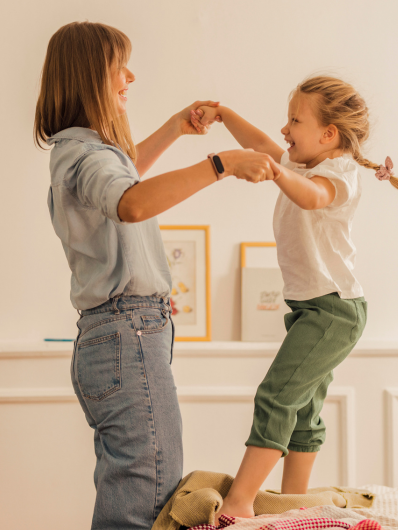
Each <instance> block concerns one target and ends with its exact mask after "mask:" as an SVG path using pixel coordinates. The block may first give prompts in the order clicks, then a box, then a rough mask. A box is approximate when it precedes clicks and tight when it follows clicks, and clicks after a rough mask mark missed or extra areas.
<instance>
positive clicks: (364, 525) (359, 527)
mask: <svg viewBox="0 0 398 530" xmlns="http://www.w3.org/2000/svg"><path fill="white" fill-rule="evenodd" d="M351 530H382V526H381V525H380V524H379V523H378V522H377V521H372V519H364V520H363V521H361V522H360V523H358V524H356V525H355V526H351Z"/></svg>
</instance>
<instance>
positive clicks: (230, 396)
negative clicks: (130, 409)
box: [0, 386, 398, 486]
mask: <svg viewBox="0 0 398 530" xmlns="http://www.w3.org/2000/svg"><path fill="white" fill-rule="evenodd" d="M256 390H257V388H256V387H252V386H247V387H246V386H225V387H222V386H221V387H220V386H180V387H179V388H178V389H177V394H178V399H179V401H180V403H203V402H207V403H208V402H229V403H236V402H239V403H241V402H247V403H253V400H254V396H255V394H256ZM393 392H395V393H393ZM388 394H389V396H391V397H390V398H389V403H390V410H391V412H390V416H389V417H390V418H391V420H393V418H394V417H395V418H396V419H397V420H398V388H397V389H391V390H390V391H389V392H388ZM65 402H68V403H69V402H77V398H76V396H75V393H74V391H73V388H72V387H58V388H10V389H4V388H3V389H0V404H2V403H3V404H4V403H65ZM326 402H327V403H337V405H338V406H339V408H340V432H341V455H342V459H341V463H340V473H341V483H342V484H344V485H346V486H355V485H356V467H355V463H356V454H355V391H354V388H353V387H331V388H329V392H328V395H327V397H326ZM389 424H390V425H391V426H392V429H393V430H392V431H391V434H390V437H389V439H390V440H391V441H390V444H391V447H393V444H394V443H395V441H398V421H395V424H394V421H390V422H389ZM390 456H391V460H390V461H392V456H393V455H392V449H391V454H390ZM397 464H398V462H397V463H395V471H394V473H395V475H394V476H393V478H392V479H391V483H392V484H393V483H394V477H395V479H398V465H397Z"/></svg>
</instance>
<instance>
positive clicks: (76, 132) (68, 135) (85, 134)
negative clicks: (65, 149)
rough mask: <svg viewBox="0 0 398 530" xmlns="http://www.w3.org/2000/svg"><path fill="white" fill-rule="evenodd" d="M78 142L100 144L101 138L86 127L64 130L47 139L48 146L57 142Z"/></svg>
mask: <svg viewBox="0 0 398 530" xmlns="http://www.w3.org/2000/svg"><path fill="white" fill-rule="evenodd" d="M64 139H66V140H79V141H81V142H91V143H98V144H100V143H102V140H101V136H100V135H99V134H98V133H97V131H93V130H92V129H87V128H86V127H70V128H69V129H64V130H63V131H59V132H57V133H56V134H54V135H53V136H51V137H50V138H48V139H47V144H48V145H53V144H54V143H55V142H57V141H58V140H64Z"/></svg>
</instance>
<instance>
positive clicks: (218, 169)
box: [207, 153, 225, 180]
mask: <svg viewBox="0 0 398 530" xmlns="http://www.w3.org/2000/svg"><path fill="white" fill-rule="evenodd" d="M207 158H210V161H211V163H212V166H213V169H214V172H215V174H216V177H217V180H219V179H220V175H222V174H223V173H224V172H225V169H224V166H223V163H222V162H221V158H220V157H219V156H218V155H216V153H210V154H209V155H207Z"/></svg>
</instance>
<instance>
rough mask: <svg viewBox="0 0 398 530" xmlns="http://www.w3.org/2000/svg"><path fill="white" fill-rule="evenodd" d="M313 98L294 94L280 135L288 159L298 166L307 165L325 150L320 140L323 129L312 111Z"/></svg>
mask: <svg viewBox="0 0 398 530" xmlns="http://www.w3.org/2000/svg"><path fill="white" fill-rule="evenodd" d="M313 97H314V96H312V95H307V94H295V95H294V96H293V97H292V99H291V100H290V103H289V110H288V122H287V124H286V125H285V126H284V127H283V128H282V130H281V133H282V134H283V135H284V137H285V141H286V142H287V143H289V144H290V147H289V148H288V152H289V159H290V160H291V161H292V162H296V163H298V164H307V163H309V162H310V161H311V160H314V159H315V158H317V157H318V156H319V155H320V154H322V153H323V151H324V150H325V145H324V144H323V141H322V139H323V138H324V135H325V129H326V128H325V127H323V126H322V125H320V124H319V122H318V120H317V117H316V116H315V113H314V110H313V103H314V102H313V101H311V99H312V98H313Z"/></svg>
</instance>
